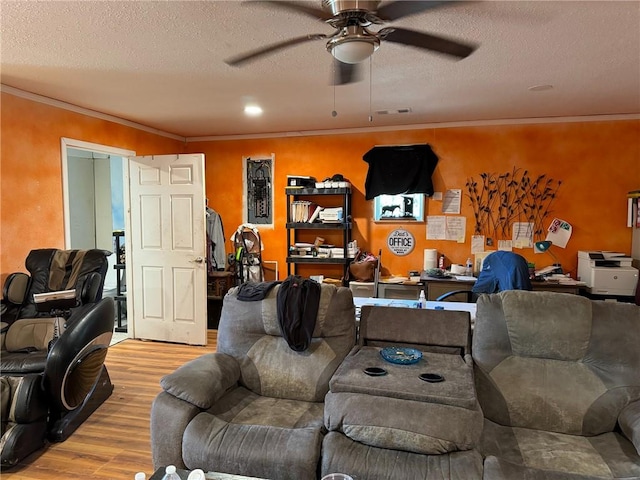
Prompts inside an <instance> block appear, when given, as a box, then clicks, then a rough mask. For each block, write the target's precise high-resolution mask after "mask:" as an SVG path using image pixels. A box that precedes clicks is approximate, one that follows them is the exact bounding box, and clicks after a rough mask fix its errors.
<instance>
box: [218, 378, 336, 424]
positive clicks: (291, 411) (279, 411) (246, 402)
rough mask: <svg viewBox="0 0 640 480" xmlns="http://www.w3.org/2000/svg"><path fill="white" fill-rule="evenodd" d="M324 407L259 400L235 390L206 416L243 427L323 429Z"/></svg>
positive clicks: (250, 394)
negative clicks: (213, 416)
mask: <svg viewBox="0 0 640 480" xmlns="http://www.w3.org/2000/svg"><path fill="white" fill-rule="evenodd" d="M323 412H324V404H323V403H321V402H303V401H300V400H289V399H286V398H273V397H263V396H262V395H258V394H257V393H254V392H252V391H251V390H248V389H246V388H244V387H236V388H234V389H232V390H230V391H229V392H227V393H226V394H225V395H224V396H223V397H222V398H221V399H220V400H218V401H217V402H216V403H215V404H214V405H213V406H212V407H211V408H210V409H208V410H207V412H206V413H207V414H210V415H215V416H216V417H218V418H219V419H221V420H223V421H225V422H229V423H238V424H244V425H266V426H273V427H282V428H306V427H313V428H317V427H322V426H323Z"/></svg>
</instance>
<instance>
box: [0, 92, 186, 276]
mask: <svg viewBox="0 0 640 480" xmlns="http://www.w3.org/2000/svg"><path fill="white" fill-rule="evenodd" d="M1 101H2V113H1V126H2V129H1V132H2V137H1V140H0V153H1V158H0V176H1V179H0V189H1V191H0V193H1V197H0V198H1V202H0V208H1V212H0V220H1V223H0V280H1V281H2V282H4V278H5V277H6V275H7V274H9V273H11V272H17V271H24V270H25V269H24V260H25V258H26V256H27V254H28V253H29V251H30V250H31V249H34V248H48V247H51V248H64V219H63V198H62V154H61V143H60V141H61V138H62V137H66V138H73V139H75V140H82V141H85V142H91V143H97V144H101V145H108V146H111V147H117V148H122V149H127V150H133V151H135V152H136V153H137V154H138V155H151V154H160V153H181V152H182V149H183V148H184V143H183V142H181V141H177V140H173V139H170V138H166V137H161V136H158V135H154V134H152V133H147V132H143V131H140V130H138V129H135V128H131V127H126V126H123V125H119V124H116V123H112V122H108V121H105V120H99V119H96V118H92V117H87V116H85V115H81V114H78V113H73V112H70V111H67V110H63V109H60V108H56V107H52V106H48V105H44V104H42V103H38V102H34V101H31V100H26V99H23V98H20V97H16V96H14V95H10V94H7V93H2V97H1Z"/></svg>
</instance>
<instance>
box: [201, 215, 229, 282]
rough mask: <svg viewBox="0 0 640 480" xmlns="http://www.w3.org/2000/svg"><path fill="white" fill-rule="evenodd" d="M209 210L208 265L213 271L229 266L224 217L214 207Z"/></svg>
mask: <svg viewBox="0 0 640 480" xmlns="http://www.w3.org/2000/svg"><path fill="white" fill-rule="evenodd" d="M206 212H207V265H208V266H209V268H210V269H213V271H217V270H225V269H226V268H227V254H226V252H225V249H224V227H223V225H222V218H221V217H220V215H219V214H218V212H216V211H215V210H214V209H212V208H210V207H206Z"/></svg>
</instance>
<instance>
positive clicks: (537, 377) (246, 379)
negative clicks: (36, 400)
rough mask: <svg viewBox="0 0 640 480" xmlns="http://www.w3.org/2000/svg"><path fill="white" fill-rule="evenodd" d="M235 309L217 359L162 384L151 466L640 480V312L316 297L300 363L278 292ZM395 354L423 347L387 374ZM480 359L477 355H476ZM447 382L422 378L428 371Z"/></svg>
mask: <svg viewBox="0 0 640 480" xmlns="http://www.w3.org/2000/svg"><path fill="white" fill-rule="evenodd" d="M278 288H279V286H276V287H275V288H273V289H272V290H271V291H270V292H269V293H268V295H267V296H266V298H264V299H263V300H260V301H254V302H246V301H240V300H239V299H238V289H237V288H236V289H232V290H231V291H230V292H229V293H228V294H227V295H226V297H225V300H224V306H223V311H222V316H221V320H220V327H219V330H218V351H217V353H213V354H208V355H204V356H203V357H200V358H198V359H196V360H193V361H191V362H189V363H187V364H185V365H184V366H182V367H180V368H179V369H178V370H176V371H175V372H174V373H172V374H170V375H168V376H166V377H165V378H163V379H162V382H161V385H162V389H163V391H162V392H161V393H160V394H159V395H158V396H157V398H156V399H155V401H154V404H153V407H152V411H151V441H152V452H153V462H154V466H155V467H160V466H163V465H167V464H174V465H176V466H178V467H182V468H187V469H194V468H202V469H204V470H210V471H221V472H228V473H235V474H241V475H247V476H252V477H259V478H267V479H272V480H279V479H292V480H293V479H295V480H303V479H309V480H311V479H316V478H321V477H322V476H323V475H325V474H328V473H332V472H344V473H348V474H350V475H352V476H353V478H355V479H359V480H364V479H366V480H377V479H392V480H393V479H399V480H400V479H402V480H413V479H415V480H430V479H459V480H474V479H483V478H484V479H486V480H494V479H496V480H500V479H521V478H522V479H532V480H537V479H541V480H542V479H544V480H555V479H558V480H560V479H564V480H570V479H593V478H598V479H603V478H620V479H623V478H624V479H632V478H640V455H639V452H640V307H637V306H634V305H629V304H616V303H608V302H607V303H605V302H594V301H590V300H588V299H586V298H583V297H578V296H573V295H565V294H557V293H546V292H544V293H543V292H525V291H507V292H502V293H499V294H494V295H483V296H481V297H480V299H479V300H478V305H477V306H478V310H477V315H476V323H475V330H474V333H473V345H472V349H470V346H471V345H470V341H471V340H470V336H471V335H470V332H471V328H470V320H469V317H468V314H467V313H466V312H452V311H434V310H414V309H405V308H394V307H387V308H385V307H369V308H365V309H363V312H362V316H361V317H362V324H361V326H360V327H361V328H360V336H359V338H358V341H357V343H356V324H355V315H354V307H353V301H352V297H351V292H350V291H349V290H348V289H346V288H342V287H338V288H336V287H334V286H331V285H322V287H321V295H320V304H319V311H318V315H317V319H316V325H315V330H314V332H313V336H312V341H311V344H310V345H309V348H308V349H306V350H305V351H302V352H296V351H293V350H292V349H291V348H289V346H288V345H287V342H286V341H285V339H284V338H283V336H282V334H281V331H280V328H279V325H278V322H277V293H278ZM386 345H404V346H411V347H414V348H419V349H420V350H422V351H423V352H424V356H423V359H422V360H420V362H419V363H417V364H414V365H406V366H405V365H392V364H388V365H385V369H386V370H387V371H388V374H387V375H386V376H383V377H368V376H366V375H364V374H363V373H362V370H363V369H364V368H366V367H367V366H371V365H377V366H379V365H380V357H379V353H378V351H379V349H380V348H382V347H384V346H386ZM470 350H471V352H470ZM433 370H435V371H438V372H439V373H444V376H445V381H444V382H442V383H437V384H429V383H426V382H422V381H421V380H419V379H418V375H419V374H420V373H423V372H426V371H433Z"/></svg>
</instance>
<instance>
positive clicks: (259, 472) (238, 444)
mask: <svg viewBox="0 0 640 480" xmlns="http://www.w3.org/2000/svg"><path fill="white" fill-rule="evenodd" d="M322 435H323V431H322V427H320V426H315V427H312V426H310V427H302V428H283V427H274V426H266V425H245V424H238V423H230V422H226V421H224V420H221V419H220V418H218V417H216V416H215V415H211V414H210V413H206V412H203V413H200V414H198V415H196V417H195V418H194V419H193V420H192V421H191V422H189V425H188V426H187V428H186V429H185V431H184V436H183V442H182V458H183V460H184V464H185V465H186V467H187V468H188V469H195V468H201V469H203V470H205V471H207V470H208V471H217V472H227V473H234V474H239V475H246V476H251V477H259V478H274V479H276V478H277V479H282V480H315V479H316V478H317V469H318V465H319V462H320V449H321V446H322Z"/></svg>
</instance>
